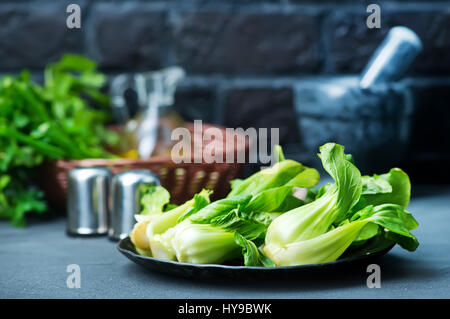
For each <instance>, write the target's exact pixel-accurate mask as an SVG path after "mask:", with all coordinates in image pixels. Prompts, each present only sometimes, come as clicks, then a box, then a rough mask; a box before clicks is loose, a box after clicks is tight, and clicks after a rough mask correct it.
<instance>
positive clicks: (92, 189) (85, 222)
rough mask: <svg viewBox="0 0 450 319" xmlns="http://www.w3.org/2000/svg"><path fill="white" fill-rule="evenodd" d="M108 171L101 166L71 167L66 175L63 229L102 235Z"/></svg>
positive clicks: (106, 221) (71, 231) (105, 229)
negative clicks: (65, 213)
mask: <svg viewBox="0 0 450 319" xmlns="http://www.w3.org/2000/svg"><path fill="white" fill-rule="evenodd" d="M111 177H112V174H111V172H110V170H109V169H107V168H104V167H91V168H75V169H72V170H71V171H70V172H69V174H68V185H67V212H68V216H67V232H68V234H69V235H106V233H107V232H108V211H109V207H108V206H109V205H108V195H109V186H110V183H111Z"/></svg>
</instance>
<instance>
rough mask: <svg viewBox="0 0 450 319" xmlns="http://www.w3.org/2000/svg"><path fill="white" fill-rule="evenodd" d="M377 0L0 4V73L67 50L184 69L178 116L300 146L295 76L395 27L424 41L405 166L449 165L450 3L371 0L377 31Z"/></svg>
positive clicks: (338, 62) (342, 62)
mask: <svg viewBox="0 0 450 319" xmlns="http://www.w3.org/2000/svg"><path fill="white" fill-rule="evenodd" d="M373 2H374V1H356V0H354V1H350V0H347V1H338V0H335V1H332V0H328V1H326V0H317V1H313V0H310V1H306V0H265V1H262V0H245V1H244V0H239V1H238V0H161V1H157V0H153V1H144V0H141V1H139V0H128V1H118V0H117V1H100V0H82V1H81V0H71V1H58V0H55V1H50V0H39V1H38V0H29V1H26V0H22V1H21V0H19V1H0V21H2V23H1V24H0V72H15V71H17V70H19V69H21V68H23V67H27V68H31V69H32V70H34V71H39V70H40V69H42V67H43V66H44V65H45V64H46V63H48V62H49V61H52V60H55V59H57V58H58V57H59V56H60V55H61V54H62V53H64V52H79V53H84V54H87V55H89V56H91V57H92V58H94V59H96V60H97V61H99V63H100V66H101V68H102V69H103V70H104V71H105V72H107V73H109V74H115V73H117V72H121V71H130V70H148V69H154V68H160V67H164V66H168V65H173V64H179V65H181V66H183V67H184V68H185V69H186V70H187V72H188V75H189V76H188V78H187V79H186V80H185V81H184V82H183V84H182V85H181V87H180V89H179V91H178V92H177V96H176V100H177V102H176V108H177V110H179V112H180V113H181V114H182V115H183V116H184V117H186V118H187V119H190V120H192V119H204V120H205V121H208V122H213V123H219V124H223V125H228V126H243V127H248V126H255V127H280V133H281V142H282V143H284V144H288V145H289V149H293V150H295V149H296V147H295V145H301V143H302V140H301V136H300V135H299V133H298V130H297V124H296V115H295V112H294V108H295V105H296V103H297V101H296V98H295V94H294V88H295V86H296V84H297V83H298V80H299V79H300V78H301V77H310V76H316V75H321V76H327V75H336V74H351V73H359V72H361V70H362V68H363V66H364V65H365V63H366V62H367V60H368V58H369V56H370V55H371V54H372V52H373V51H374V49H375V48H376V47H377V45H378V44H379V43H380V41H381V40H382V39H383V37H384V36H385V35H386V33H387V31H388V29H389V28H390V27H391V26H394V25H399V24H401V25H405V26H408V27H411V28H412V29H413V30H415V31H416V32H417V33H418V34H419V36H420V37H421V38H422V40H423V42H424V47H425V49H424V52H423V53H422V54H421V55H420V56H419V57H418V59H417V60H416V62H415V64H414V66H413V67H412V69H411V70H410V72H409V74H408V79H407V81H409V83H411V85H412V87H413V88H414V92H415V93H414V94H415V95H416V97H417V101H418V105H417V112H416V117H415V120H414V128H413V138H412V144H411V147H410V150H409V156H408V157H407V158H408V160H407V161H405V163H404V165H405V167H410V168H411V170H425V169H426V168H427V167H429V166H430V165H441V166H442V167H445V165H446V163H448V162H449V160H450V151H449V150H450V138H449V137H450V105H449V102H448V101H449V100H450V89H449V88H450V80H449V79H450V54H449V52H450V3H449V2H446V1H425V0H423V1H401V0H397V1H375V2H376V3H377V4H379V5H380V6H381V10H382V13H381V19H382V20H381V25H382V28H381V29H368V28H367V27H366V26H365V19H366V17H367V15H368V14H367V13H366V6H367V5H368V4H369V3H373ZM68 3H77V4H80V5H81V7H82V28H81V29H80V30H76V29H72V30H69V29H67V28H66V27H65V19H66V16H67V14H66V13H65V8H66V6H67V4H68ZM436 167H437V166H436ZM448 172H449V173H447V175H445V174H444V175H445V176H446V177H450V169H449V170H448ZM440 176H441V177H442V174H440ZM429 179H433V178H429ZM433 181H434V180H433Z"/></svg>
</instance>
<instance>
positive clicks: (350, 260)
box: [117, 237, 394, 279]
mask: <svg viewBox="0 0 450 319" xmlns="http://www.w3.org/2000/svg"><path fill="white" fill-rule="evenodd" d="M392 247H394V245H389V246H387V247H385V248H383V249H381V250H379V251H376V252H371V253H370V254H364V252H361V251H360V252H359V253H358V254H353V255H352V254H347V256H345V257H341V258H340V259H338V260H336V261H331V262H327V263H322V264H311V265H301V266H285V267H270V268H265V267H246V266H229V265H218V264H207V265H201V264H190V263H182V262H177V261H168V260H162V259H157V258H153V257H146V256H141V255H139V254H138V253H137V252H136V249H135V248H134V245H133V243H132V242H131V240H130V238H129V237H126V238H124V239H122V240H121V241H120V242H119V244H118V245H117V249H118V250H119V251H120V252H121V253H122V254H124V255H125V256H126V257H128V258H129V259H131V260H132V261H134V262H135V263H137V264H139V265H141V266H144V267H145V268H147V269H150V270H154V271H157V272H160V273H164V274H169V275H176V276H182V277H190V278H196V279H210V278H221V279H223V278H236V279H241V278H245V279H252V278H275V277H277V278H286V277H289V278H291V277H292V276H299V275H301V276H303V275H305V276H308V275H310V274H313V273H323V272H329V271H335V270H339V269H340V270H342V269H343V268H345V271H347V270H349V269H348V268H350V267H355V266H358V265H361V264H367V265H368V264H370V263H372V262H373V261H375V260H376V259H377V258H379V257H380V256H383V255H385V254H386V253H387V252H388V251H389V250H391V249H392Z"/></svg>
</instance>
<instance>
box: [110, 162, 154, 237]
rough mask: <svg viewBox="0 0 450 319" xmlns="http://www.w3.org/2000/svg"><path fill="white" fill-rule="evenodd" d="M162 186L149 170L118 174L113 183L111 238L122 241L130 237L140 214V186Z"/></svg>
mask: <svg viewBox="0 0 450 319" xmlns="http://www.w3.org/2000/svg"><path fill="white" fill-rule="evenodd" d="M141 184H146V185H155V186H158V185H160V182H159V179H158V177H157V176H156V175H155V174H153V173H151V172H150V171H148V170H130V171H125V172H122V173H119V174H117V175H116V176H114V178H113V181H112V210H111V216H110V217H111V218H110V227H109V231H108V235H109V238H110V239H112V240H120V239H122V238H125V237H126V236H128V234H129V233H130V231H131V230H132V229H133V226H134V224H135V219H134V215H136V214H139V212H140V210H141V205H140V202H139V199H140V193H139V185H141Z"/></svg>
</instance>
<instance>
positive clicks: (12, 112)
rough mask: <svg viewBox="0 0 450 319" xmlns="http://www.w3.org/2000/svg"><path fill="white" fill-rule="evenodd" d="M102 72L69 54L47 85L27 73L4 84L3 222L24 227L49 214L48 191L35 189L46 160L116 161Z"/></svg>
mask: <svg viewBox="0 0 450 319" xmlns="http://www.w3.org/2000/svg"><path fill="white" fill-rule="evenodd" d="M96 69H97V65H96V63H95V62H94V61H92V60H90V59H88V58H86V57H83V56H80V55H69V54H68V55H64V56H63V57H62V58H61V60H60V61H58V62H56V63H52V64H49V65H48V66H47V67H46V68H45V73H44V84H43V85H40V84H38V83H35V82H34V81H32V79H31V77H30V73H29V72H28V71H26V70H25V71H22V73H20V74H19V75H18V76H16V77H14V76H9V75H8V76H4V77H3V78H2V79H1V80H0V217H2V218H7V219H10V220H11V221H12V224H13V225H15V226H24V225H25V214H26V213H28V212H31V211H34V212H40V213H43V212H45V211H46V204H45V201H44V200H43V193H42V191H40V190H38V189H36V188H35V187H31V186H30V180H32V177H33V174H34V173H35V172H36V168H37V167H38V166H39V165H40V164H41V163H42V162H43V161H44V160H47V159H53V160H58V159H83V158H99V157H103V158H105V157H112V156H113V155H111V154H110V153H109V152H108V151H107V150H105V146H107V145H114V144H115V143H116V142H117V140H118V136H117V134H116V133H114V132H112V131H110V130H108V129H107V128H106V126H105V124H106V123H107V121H109V119H110V113H109V112H107V110H106V108H107V107H108V105H109V98H108V96H107V95H105V94H103V93H102V92H101V91H100V89H101V88H102V87H103V86H104V84H105V81H106V77H105V75H104V74H102V73H99V72H98V71H97V70H96ZM91 104H95V105H96V108H94V107H92V106H91Z"/></svg>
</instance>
